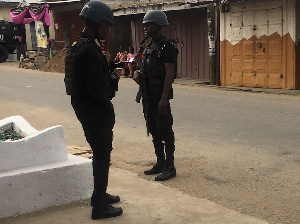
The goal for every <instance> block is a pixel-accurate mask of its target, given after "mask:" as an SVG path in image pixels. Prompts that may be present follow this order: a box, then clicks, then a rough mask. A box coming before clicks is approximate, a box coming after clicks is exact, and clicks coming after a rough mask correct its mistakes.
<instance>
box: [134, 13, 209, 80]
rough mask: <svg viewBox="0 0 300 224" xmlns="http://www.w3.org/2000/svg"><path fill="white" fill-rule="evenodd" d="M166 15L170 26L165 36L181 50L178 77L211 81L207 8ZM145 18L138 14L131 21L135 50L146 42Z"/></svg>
mask: <svg viewBox="0 0 300 224" xmlns="http://www.w3.org/2000/svg"><path fill="white" fill-rule="evenodd" d="M166 15H167V16H168V20H169V24H170V25H169V26H166V27H164V28H163V34H164V35H165V36H166V37H167V38H169V39H171V40H174V42H175V43H176V47H177V48H178V50H179V55H178V61H177V62H178V65H177V72H178V74H177V77H178V78H194V79H201V80H206V81H209V80H210V76H209V52H208V28H207V16H206V8H198V9H189V10H180V11H167V12H166ZM143 16H144V15H143V14H141V15H136V16H135V17H134V19H133V20H132V25H131V30H132V43H133V44H134V47H135V49H138V48H139V47H140V44H139V43H140V42H141V41H142V40H143V39H144V31H143V27H142V20H143ZM146 43H147V42H146ZM146 43H145V44H144V45H143V47H145V46H146Z"/></svg>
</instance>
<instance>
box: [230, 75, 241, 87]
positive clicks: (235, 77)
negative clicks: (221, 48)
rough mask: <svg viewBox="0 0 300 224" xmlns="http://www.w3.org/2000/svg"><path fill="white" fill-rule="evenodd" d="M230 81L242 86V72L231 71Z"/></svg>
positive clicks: (234, 84)
mask: <svg viewBox="0 0 300 224" xmlns="http://www.w3.org/2000/svg"><path fill="white" fill-rule="evenodd" d="M231 83H232V85H233V86H242V84H243V73H242V72H231Z"/></svg>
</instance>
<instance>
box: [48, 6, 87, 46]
mask: <svg viewBox="0 0 300 224" xmlns="http://www.w3.org/2000/svg"><path fill="white" fill-rule="evenodd" d="M79 13H80V10H75V11H69V12H60V13H56V14H54V15H53V26H54V30H55V41H56V44H57V50H59V49H62V48H64V47H65V46H68V45H70V44H71V43H72V42H73V41H75V40H76V39H77V38H78V37H79V35H80V32H81V31H82V30H83V28H84V22H83V20H82V19H81V18H80V17H79Z"/></svg>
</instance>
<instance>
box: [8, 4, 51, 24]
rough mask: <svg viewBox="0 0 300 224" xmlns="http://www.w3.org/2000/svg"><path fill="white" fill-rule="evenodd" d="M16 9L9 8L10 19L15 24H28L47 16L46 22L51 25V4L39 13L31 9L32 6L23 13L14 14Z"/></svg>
mask: <svg viewBox="0 0 300 224" xmlns="http://www.w3.org/2000/svg"><path fill="white" fill-rule="evenodd" d="M13 11H14V10H13V9H11V10H9V14H10V20H11V21H12V22H13V23H15V24H22V23H23V24H28V23H31V22H33V21H41V19H42V18H43V16H45V24H46V25H47V26H50V25H51V22H50V16H49V5H48V4H46V5H45V7H44V9H43V11H41V12H40V13H39V14H34V13H33V12H32V11H31V10H30V7H26V8H25V9H24V10H23V11H22V12H21V13H19V14H14V12H13ZM28 13H29V15H30V16H31V17H29V18H25V17H26V15H28Z"/></svg>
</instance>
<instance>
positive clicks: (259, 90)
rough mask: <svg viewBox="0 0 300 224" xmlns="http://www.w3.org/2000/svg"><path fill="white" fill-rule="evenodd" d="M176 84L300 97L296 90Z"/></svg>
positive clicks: (180, 81)
mask: <svg viewBox="0 0 300 224" xmlns="http://www.w3.org/2000/svg"><path fill="white" fill-rule="evenodd" d="M174 83H175V84H178V85H187V86H201V87H209V88H214V89H220V90H226V91H244V92H250V93H265V94H275V95H292V96H298V95H300V90H294V89H267V88H253V87H239V86H217V85H210V84H209V82H208V81H202V80H198V79H176V80H175V81H174Z"/></svg>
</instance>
